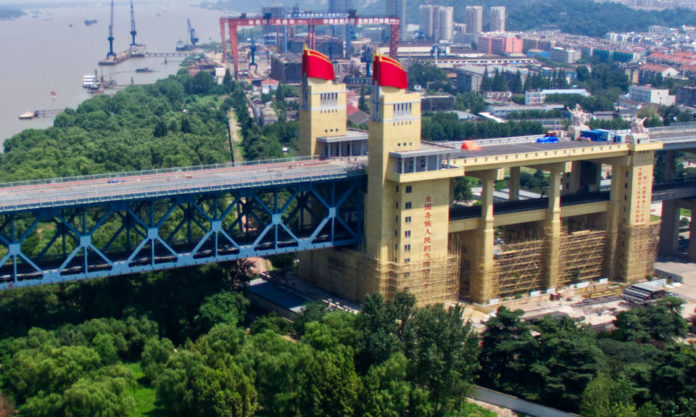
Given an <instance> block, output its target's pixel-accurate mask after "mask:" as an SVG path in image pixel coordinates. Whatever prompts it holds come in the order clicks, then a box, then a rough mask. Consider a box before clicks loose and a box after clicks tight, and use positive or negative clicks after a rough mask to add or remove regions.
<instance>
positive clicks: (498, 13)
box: [489, 6, 505, 32]
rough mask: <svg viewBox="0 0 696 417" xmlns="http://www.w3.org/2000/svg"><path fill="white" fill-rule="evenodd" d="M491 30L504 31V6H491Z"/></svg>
mask: <svg viewBox="0 0 696 417" xmlns="http://www.w3.org/2000/svg"><path fill="white" fill-rule="evenodd" d="M489 17H490V23H491V28H490V30H491V32H505V6H495V7H491V13H490V15H489Z"/></svg>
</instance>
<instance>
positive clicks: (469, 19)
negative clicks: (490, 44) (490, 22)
mask: <svg viewBox="0 0 696 417" xmlns="http://www.w3.org/2000/svg"><path fill="white" fill-rule="evenodd" d="M464 19H465V23H466V31H467V33H481V31H482V29H483V7H481V6H466V15H465V18H464Z"/></svg>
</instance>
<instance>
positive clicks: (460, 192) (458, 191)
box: [454, 177, 474, 201]
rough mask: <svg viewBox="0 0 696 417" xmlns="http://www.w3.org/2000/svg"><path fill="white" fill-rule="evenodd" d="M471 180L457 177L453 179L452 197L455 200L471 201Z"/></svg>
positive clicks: (472, 196)
mask: <svg viewBox="0 0 696 417" xmlns="http://www.w3.org/2000/svg"><path fill="white" fill-rule="evenodd" d="M471 185H472V184H471V182H470V181H469V179H468V178H465V177H457V178H455V179H454V199H455V200H457V201H471V200H473V199H474V193H472V192H471Z"/></svg>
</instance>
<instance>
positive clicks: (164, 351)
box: [141, 337, 174, 381]
mask: <svg viewBox="0 0 696 417" xmlns="http://www.w3.org/2000/svg"><path fill="white" fill-rule="evenodd" d="M172 353H174V344H172V342H171V341H170V340H169V339H166V338H164V339H159V338H156V337H153V338H151V339H149V340H148V341H147V343H145V348H144V349H143V355H142V359H141V363H142V367H143V371H144V372H145V375H146V376H147V377H148V379H149V380H150V381H154V379H155V378H156V377H157V375H159V374H161V373H162V371H163V370H164V366H165V364H166V363H167V361H168V360H169V357H170V356H171V355H172Z"/></svg>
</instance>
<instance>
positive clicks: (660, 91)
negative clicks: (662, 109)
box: [628, 85, 676, 106]
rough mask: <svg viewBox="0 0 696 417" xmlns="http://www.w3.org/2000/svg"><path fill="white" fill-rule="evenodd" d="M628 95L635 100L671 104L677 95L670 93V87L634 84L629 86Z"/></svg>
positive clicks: (664, 104)
mask: <svg viewBox="0 0 696 417" xmlns="http://www.w3.org/2000/svg"><path fill="white" fill-rule="evenodd" d="M628 97H629V98H630V99H632V100H635V101H640V102H644V103H654V104H659V105H662V106H671V105H673V104H675V103H676V97H675V96H672V95H670V94H669V89H666V88H654V87H652V86H649V85H632V86H630V87H629V88H628Z"/></svg>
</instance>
